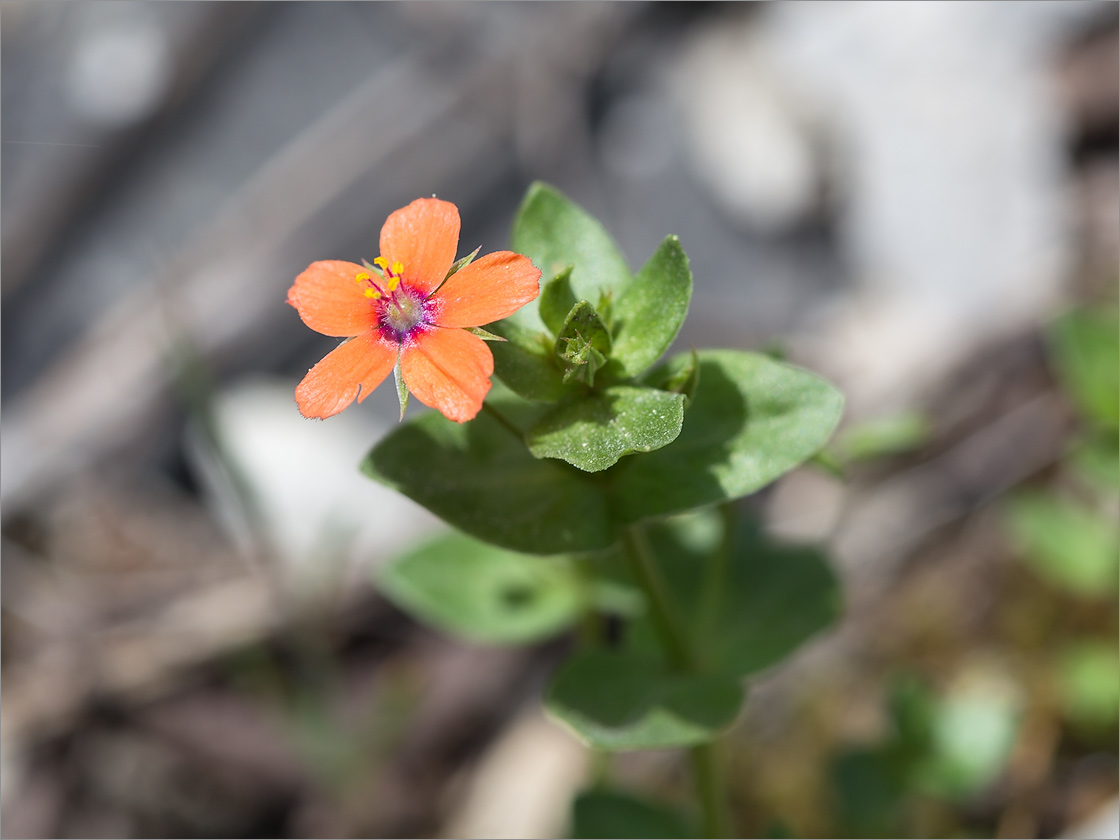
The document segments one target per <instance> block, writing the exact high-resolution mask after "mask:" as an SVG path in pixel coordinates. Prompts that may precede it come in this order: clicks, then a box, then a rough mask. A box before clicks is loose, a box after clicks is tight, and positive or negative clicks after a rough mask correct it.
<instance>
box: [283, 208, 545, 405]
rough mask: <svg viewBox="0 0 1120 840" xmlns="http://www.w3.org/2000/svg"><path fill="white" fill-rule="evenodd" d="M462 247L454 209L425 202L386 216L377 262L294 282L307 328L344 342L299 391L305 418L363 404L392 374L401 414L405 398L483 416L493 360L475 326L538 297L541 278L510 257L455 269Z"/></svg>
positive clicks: (490, 257) (524, 261) (318, 271)
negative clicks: (457, 253)
mask: <svg viewBox="0 0 1120 840" xmlns="http://www.w3.org/2000/svg"><path fill="white" fill-rule="evenodd" d="M458 244H459V210H458V208H456V206H455V205H454V204H452V203H450V202H448V201H441V200H439V199H437V198H419V199H417V200H416V201H413V202H412V203H411V204H409V205H408V206H407V207H403V208H401V209H400V210H397V211H396V212H395V213H392V214H391V215H390V216H389V218H388V219H386V221H385V225H384V227H382V228H381V255H380V256H379V257H378V258H377V259H375V260H374V261H373V263H372V264H369V263H367V264H365V265H358V264H356V263H351V262H344V261H342V260H323V261H321V262H316V263H312V264H311V265H310V266H308V268H307V270H306V271H304V272H303V273H302V274H300V275H299V277H297V278H296V281H295V283H294V284H293V285H292V287H291V289H289V290H288V303H290V304H291V305H292V306H294V307H295V308H296V311H298V312H299V316H300V318H302V319H303V322H304V323H305V324H307V326H309V327H311V329H313V330H315V331H316V332H320V333H323V334H324V335H330V336H339V337H345V338H346V339H347V340H346V341H344V342H343V343H342V344H340V345H339V346H338V347H337V348H335V349H334V350H332V351H331V352H330V353H328V354H327V355H326V356H325V357H324V358H323V360H322V361H320V362H319V363H318V364H317V365H315V367H313V368H311V370H309V371H308V372H307V376H305V377H304V378H303V381H302V382H300V383H299V385H298V386H297V387H296V404H297V405H298V406H299V410H300V413H301V414H303V416H304V417H320V418H326V417H330V416H332V415H334V414H338V412H340V411H342V410H343V409H344V408H346V407H347V406H348V405H350V403H352V402H353V401H354V400H355V399H357V400H358V402H361V401H362V400H364V399H365V398H366V397H367V396H369V394H370V393H371V392H372V391H373V389H374V388H376V387H377V386H378V385H380V384H381V383H382V382H383V381H384V380H385V378H386V377H387V376H388V375H389V373H390V372H391V371H394V369H395V371H396V374H397V383H398V393H399V394H400V395H401V413H402V415H403V413H404V400H405V397H406V395H407V392H411V393H412V394H413V396H415V397H416V398H417V399H418V400H420V402H422V403H424V404H425V405H427V406H431V407H432V408H435V409H437V410H438V411H440V412H441V413H442V414H443V415H444V416H445V417H447V418H448V419H450V420H455V421H456V422H459V423H463V422H466V421H467V420H470V419H472V418H473V417H474V416H475V415H476V414H478V412H479V410H480V409H481V408H482V402H483V400H484V399H485V398H486V394H487V392H489V390H490V376H491V375H492V374H493V372H494V357H493V355H491V353H490V348H489V347H487V346H486V342H485V341H484V340H483V339H482V338H481V337H479V335H477V334H475V333H474V332H471V331H470V329H471V328H476V327H481V326H482V325H483V324H489V323H491V322H492V321H497V320H499V319H501V318H505V317H506V316H507V315H511V314H512V313H514V312H516V311H517V310H518V309H520V308H521V307H522V306H524V305H525V304H526V303H528V302H529V301H531V300H533V299H534V298H535V297H536V296H537V294H538V293H539V291H540V276H541V273H540V271H539V270H538V269H537V268H536V267H534V265H533V264H532V262H530V260H529V258H528V257H524V256H522V255H520V254H515V253H513V252H512V251H497V252H495V253H493V254H487V255H486V256H484V257H481V258H479V259H478V260H477V261H472V258H473V256H474V255H473V254H472V255H471V257H467V258H465V259H464V260H461V261H460V263H456V262H455V252H456V249H457V248H458ZM476 253H477V252H476ZM405 388H407V392H406V391H405V390H404V389H405Z"/></svg>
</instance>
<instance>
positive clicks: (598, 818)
mask: <svg viewBox="0 0 1120 840" xmlns="http://www.w3.org/2000/svg"><path fill="white" fill-rule="evenodd" d="M571 836H572V837H574V838H576V839H577V840H579V839H580V838H589V840H590V838H596V837H623V838H624V837H639V838H641V837H649V838H654V837H666V838H676V837H695V836H696V832H695V831H693V830H692V829H690V828H688V826H687V825H686V824H685V822H684V820H682V819H681V817H680V815H679V814H677V813H674V812H673V811H670V810H668V809H667V808H663V807H662V806H660V805H656V804H654V803H652V802H647V801H646V800H644V799H638V798H637V797H635V796H630V795H628V794H625V793H619V792H617V791H611V790H590V791H586V792H585V793H581V794H580V795H579V796H577V797H576V800H575V802H574V803H572V830H571Z"/></svg>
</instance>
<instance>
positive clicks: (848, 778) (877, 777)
mask: <svg viewBox="0 0 1120 840" xmlns="http://www.w3.org/2000/svg"><path fill="white" fill-rule="evenodd" d="M829 769H830V774H831V776H832V784H833V787H834V788H835V791H836V805H837V807H838V811H839V819H840V825H841V827H842V833H841V834H839V835H838V836H841V837H897V836H899V835H900V829H901V825H902V805H903V797H904V795H905V792H906V791H905V787H904V780H903V779H901V778H899V775H898V774H897V773H896V772H895V771H894V768H893V767H891V766H890V764H889V763H888V762H887V761H886V759H885V758H884V756H883V754H882V753H880V752H877V751H874V750H863V749H848V750H845V751H843V752H841V753H840V754H839V755H837V756H836V757H835V758H834V759H833V760H832V764H831V767H830V768H829Z"/></svg>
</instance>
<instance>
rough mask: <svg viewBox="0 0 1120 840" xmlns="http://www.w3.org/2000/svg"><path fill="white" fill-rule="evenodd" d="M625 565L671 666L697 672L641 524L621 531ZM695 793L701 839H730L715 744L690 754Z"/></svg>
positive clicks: (695, 660) (679, 620)
mask: <svg viewBox="0 0 1120 840" xmlns="http://www.w3.org/2000/svg"><path fill="white" fill-rule="evenodd" d="M622 537H623V543H624V545H625V549H626V550H625V551H624V552H623V553H624V554H625V556H626V561H627V564H628V565H629V567H630V573H631V574H632V575H633V576H634V579H635V581H637V583H638V585H639V586H641V587H642V590H643V591H644V592H645V595H646V598H647V599H648V601H649V607H650V618H651V619H652V620H653V625H654V628H655V630H656V631H657V635H658V637H659V638H660V640H661V644H662V645H663V646H664V648H665V653H666V655H667V656H668V658H669V662H670V664H672V666H673V667H674V668H675V669H676V670H679V671H689V672H695V671H697V670H698V662H697V656H696V652H695V650H694V649H693V647H692V645H691V644H690V643H689V639H688V635H687V633H686V632H685V630H684V624H683V623H682V622H681V619H680V615H679V614H678V613H677V611H676V606H675V604H674V603H673V601H672V598H671V596H670V594H669V590H668V588H667V587H666V585H665V581H664V579H663V578H662V577H661V574H660V572H659V571H658V569H657V566H656V564H655V561H654V559H653V555H652V553H651V552H650V547H649V540H648V539H647V538H646V534H645V531H644V530H643V529H642V527H641V526H640V525H634V526H631V527H629V528H627V529H625V530H624V531H623V535H622ZM690 757H691V759H692V771H693V777H694V778H695V780H696V792H697V794H698V796H699V798H700V806H701V808H702V809H703V815H704V836H706V837H730V836H731V833H730V823H729V819H728V814H727V802H726V798H727V797H726V793H725V791H726V785H725V783H724V779H723V773H722V768H721V766H720V762H719V756H718V754H717V752H716V748H715V743H714V742H708V743H706V744H700V745H699V746H696V747H693V748H692V750H691V751H690Z"/></svg>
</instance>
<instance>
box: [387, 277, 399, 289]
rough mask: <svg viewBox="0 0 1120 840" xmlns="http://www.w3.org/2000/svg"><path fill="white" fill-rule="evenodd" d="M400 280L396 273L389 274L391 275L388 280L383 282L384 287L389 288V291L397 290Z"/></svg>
mask: <svg viewBox="0 0 1120 840" xmlns="http://www.w3.org/2000/svg"><path fill="white" fill-rule="evenodd" d="M400 282H401V278H400V277H398V276H397V275H395V274H394V275H392V276H391V277H390V278H389V279H388V281H387V282H386V283H385V287H386V288H387V289H388V290H389V291H390V292H395V291H396V290H397V286H399V285H400Z"/></svg>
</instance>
